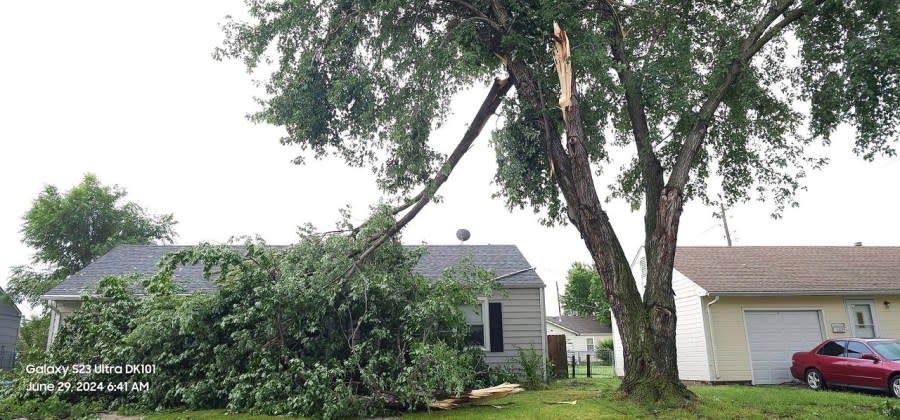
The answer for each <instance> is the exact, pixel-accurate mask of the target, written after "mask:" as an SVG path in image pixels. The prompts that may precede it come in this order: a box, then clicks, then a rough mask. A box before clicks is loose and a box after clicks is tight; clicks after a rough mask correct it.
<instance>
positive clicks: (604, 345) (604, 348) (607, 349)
mask: <svg viewBox="0 0 900 420" xmlns="http://www.w3.org/2000/svg"><path fill="white" fill-rule="evenodd" d="M596 353H597V364H599V365H603V366H611V365H612V358H613V339H612V338H607V339H603V340H600V341H599V342H597V350H596Z"/></svg>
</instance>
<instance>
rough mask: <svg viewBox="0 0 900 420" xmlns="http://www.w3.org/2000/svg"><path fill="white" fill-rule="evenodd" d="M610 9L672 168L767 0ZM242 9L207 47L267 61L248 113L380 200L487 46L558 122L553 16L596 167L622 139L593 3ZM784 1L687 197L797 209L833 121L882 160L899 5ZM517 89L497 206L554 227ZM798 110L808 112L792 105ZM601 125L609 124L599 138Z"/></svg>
mask: <svg viewBox="0 0 900 420" xmlns="http://www.w3.org/2000/svg"><path fill="white" fill-rule="evenodd" d="M613 4H614V6H615V8H616V10H615V16H616V18H617V19H618V20H619V22H620V23H621V26H622V28H624V30H625V31H627V34H625V36H624V38H623V42H624V45H623V47H624V49H625V53H626V54H627V56H628V57H629V66H630V67H631V72H632V73H633V75H634V79H635V82H636V84H637V86H639V87H640V89H641V91H642V96H643V102H644V107H643V108H644V111H645V112H646V116H647V120H648V121H647V125H648V129H649V137H650V141H651V142H652V143H653V146H654V150H656V153H657V155H658V156H659V160H660V161H661V163H662V165H663V170H664V171H668V170H671V168H672V165H673V163H674V161H675V159H676V157H677V156H678V154H679V153H680V152H681V149H682V145H683V144H684V138H685V136H686V133H687V131H688V130H689V129H690V127H691V126H692V125H693V124H694V122H695V119H696V112H697V110H698V109H699V108H700V106H701V104H702V103H703V101H704V99H705V98H707V97H708V96H710V94H711V93H712V92H713V91H715V87H716V86H717V84H719V83H720V82H722V81H723V79H724V77H725V74H726V73H727V70H728V69H729V67H730V66H731V65H732V63H733V62H734V59H735V57H736V56H737V54H738V52H739V50H740V47H741V43H742V41H743V39H744V38H745V37H746V36H747V34H748V33H749V32H750V31H751V29H752V28H753V26H754V25H755V24H756V23H757V22H758V21H759V20H760V17H761V16H762V15H764V14H765V13H766V12H767V11H768V10H769V8H770V7H772V4H773V2H771V1H768V0H753V1H749V2H740V3H735V2H720V1H693V2H688V3H685V2H682V1H675V0H663V1H650V0H639V1H635V2H630V3H629V4H628V6H620V5H617V4H615V3H613ZM248 6H249V7H248V8H249V16H250V18H249V20H248V21H245V22H242V21H236V20H229V21H228V22H227V24H226V25H225V36H226V39H225V42H224V45H223V46H222V47H221V48H219V49H218V50H217V52H216V57H217V58H219V59H225V58H236V59H242V60H243V61H244V63H245V64H246V65H247V66H248V68H249V69H256V68H257V66H258V65H259V64H260V63H261V62H271V63H274V64H275V70H274V72H273V73H272V74H271V75H268V77H267V80H266V81H265V87H266V96H265V97H264V98H262V99H260V101H259V103H260V105H261V106H262V109H261V110H260V111H258V112H257V113H256V114H254V116H253V118H254V119H255V120H256V121H264V122H267V123H270V124H275V125H279V126H283V127H285V128H286V129H287V135H286V137H285V138H283V139H282V142H283V143H286V144H287V143H290V144H299V145H301V146H303V147H304V148H305V149H309V150H311V151H312V152H314V155H315V156H316V157H319V156H323V155H326V154H335V155H339V156H341V157H343V158H344V159H345V160H346V161H347V163H348V164H350V165H354V166H366V165H367V166H372V167H373V168H375V169H376V170H377V172H378V174H379V179H380V180H381V185H382V187H383V188H384V189H385V190H386V191H388V192H398V191H399V192H403V191H408V190H409V189H410V188H411V187H412V186H413V185H415V184H417V183H418V184H421V183H423V182H424V181H425V179H427V174H428V172H429V171H431V172H433V171H434V170H435V169H436V162H437V160H436V158H437V156H438V155H437V153H436V152H435V150H434V148H433V146H432V144H430V142H429V140H430V134H431V131H432V130H433V129H434V128H435V127H437V126H439V125H440V124H441V123H443V122H444V120H445V119H446V117H447V114H448V112H449V108H448V106H447V105H448V103H449V100H450V98H451V97H452V96H453V95H454V94H455V93H457V92H458V91H460V90H461V89H465V88H467V87H469V86H470V85H472V84H473V83H479V82H480V83H485V82H489V81H490V80H491V79H493V77H494V76H495V75H496V74H498V73H502V72H503V71H504V65H503V62H502V61H501V60H499V59H498V58H497V57H498V56H504V57H507V58H508V59H511V60H516V61H517V62H519V63H523V64H524V65H526V66H528V68H529V69H530V71H531V73H533V75H534V77H535V81H536V82H537V83H538V84H539V89H540V92H539V94H540V95H541V98H542V102H545V103H546V106H545V107H546V109H547V110H548V111H549V112H548V113H547V114H546V115H549V116H550V117H549V118H550V121H549V123H550V124H551V125H553V126H554V127H555V130H556V131H562V123H561V115H560V112H558V107H557V105H556V100H555V98H557V97H558V94H559V86H558V85H559V83H558V80H557V75H556V71H555V68H554V66H553V58H552V53H551V48H552V40H551V37H550V34H551V32H552V23H553V22H554V21H557V22H559V24H560V26H561V27H562V28H563V29H565V30H566V31H567V33H568V36H569V39H570V43H571V45H572V46H573V48H572V57H571V62H572V65H573V68H574V69H575V73H576V75H577V81H578V92H577V93H578V96H579V102H580V104H581V114H582V119H583V126H584V129H585V136H584V137H585V138H583V139H580V140H581V141H582V142H584V144H585V147H586V149H587V151H588V154H589V156H590V158H591V159H592V161H593V163H595V164H604V163H607V159H608V156H609V150H610V143H612V144H614V145H617V146H623V145H630V144H631V143H633V142H634V138H633V131H632V130H633V128H632V124H631V123H632V122H631V120H630V117H629V114H628V112H626V101H625V100H624V86H623V84H622V81H621V80H620V78H619V77H618V75H616V70H620V69H621V64H619V63H616V62H615V61H614V60H613V59H612V58H611V57H610V49H609V45H610V36H609V33H610V30H611V25H612V24H611V19H610V18H609V16H608V15H606V14H604V13H603V12H602V8H601V7H598V6H597V4H596V2H592V1H587V0H581V1H572V2H566V3H560V2H547V1H539V0H505V1H493V2H486V1H468V2H455V1H454V2H451V1H434V0H414V1H396V0H393V1H379V2H373V1H353V2H350V1H345V0H326V1H283V0H259V1H249V2H248ZM495 6H496V7H495ZM788 6H790V7H791V8H792V10H798V9H801V8H802V9H803V10H805V13H806V14H805V16H804V17H803V18H801V19H799V20H798V22H796V23H794V24H792V25H787V27H786V28H783V29H782V30H778V31H775V33H774V34H773V35H772V39H771V40H770V41H769V42H767V43H766V45H765V46H764V47H763V48H762V49H761V50H760V51H759V52H758V53H756V54H755V56H754V57H753V59H752V60H750V63H749V65H748V66H746V68H744V70H743V71H742V72H741V73H740V75H739V76H738V77H737V79H735V81H734V82H733V83H732V84H731V85H730V87H729V88H728V89H727V90H726V91H725V94H724V98H723V101H722V104H721V105H720V106H718V108H717V109H716V112H715V113H714V115H713V117H712V120H711V121H710V122H709V129H708V130H707V132H706V134H707V139H706V141H704V143H703V145H702V149H701V150H700V153H699V155H698V156H697V158H696V159H695V160H694V161H693V162H692V176H691V181H690V184H689V185H687V186H686V188H685V191H684V192H685V194H686V197H687V198H692V197H699V198H701V199H703V200H705V201H707V202H709V201H712V200H715V194H712V193H709V192H708V191H707V189H708V188H707V182H708V180H709V179H710V177H712V176H713V175H717V176H718V177H719V178H721V180H722V189H723V190H724V193H725V194H724V196H725V197H727V199H728V200H730V201H742V200H747V199H749V198H751V197H750V195H751V194H753V195H757V196H759V197H766V196H769V197H772V198H774V199H775V202H776V205H777V206H778V207H777V208H778V210H777V211H780V210H781V209H782V208H783V207H784V206H785V205H794V204H795V203H794V201H793V196H794V194H795V193H796V192H797V191H798V190H799V189H800V188H802V183H801V182H802V180H803V178H804V177H805V175H806V172H807V170H808V169H810V168H817V167H819V166H820V165H822V164H824V163H825V160H824V159H822V158H819V157H816V156H811V155H809V153H808V152H807V151H806V149H808V146H809V145H810V144H811V142H813V141H824V142H826V143H827V142H828V141H829V139H830V138H831V136H832V134H833V132H834V130H835V128H836V127H837V126H838V125H839V124H840V123H848V124H851V125H852V126H853V127H854V128H855V129H856V142H855V147H854V150H855V151H856V152H857V153H859V154H861V155H863V156H864V157H865V158H866V159H872V158H873V157H875V156H876V155H893V154H894V153H895V151H894V148H893V145H894V143H895V142H896V140H897V127H898V126H900V125H898V123H900V106H898V105H900V84H898V83H900V79H898V77H897V68H900V39H898V36H900V35H898V33H900V31H898V27H900V10H898V7H897V4H896V2H894V1H890V0H859V1H852V2H846V1H842V0H824V1H822V2H815V1H809V0H801V1H795V2H793V4H788ZM497 9H505V11H506V12H508V14H509V16H510V17H511V19H510V21H509V22H508V23H507V24H506V26H504V27H502V28H500V29H499V30H497V29H496V28H494V27H493V26H492V25H496V24H497V22H498V21H500V18H499V17H498V13H497V11H496V10H497ZM473 10H474V11H473ZM789 40H790V42H789ZM795 56H796V58H799V61H798V60H796V59H794V57H795ZM516 95H521V92H518V93H517V94H516ZM521 99H522V98H521V97H516V98H512V99H511V100H510V101H509V102H508V103H507V105H506V106H505V107H504V109H503V111H502V113H503V117H504V118H503V124H501V125H499V126H498V128H497V129H496V131H495V133H494V141H493V145H494V148H495V150H496V153H497V164H498V166H497V174H496V183H497V185H498V186H499V187H500V191H499V192H498V196H501V197H503V198H505V200H506V202H507V204H508V205H509V206H510V207H525V206H531V207H534V209H535V210H536V211H537V210H541V209H543V210H545V211H546V216H545V217H544V218H543V221H544V223H553V222H556V221H560V220H563V219H564V218H565V216H566V212H565V209H564V207H563V205H562V202H561V199H560V197H559V191H558V188H557V186H556V184H555V181H554V180H553V179H552V176H551V173H552V170H551V168H550V167H549V165H548V163H547V162H548V158H547V155H546V151H545V150H543V149H542V148H541V147H539V144H540V142H539V141H537V138H538V132H537V131H536V130H535V129H534V126H533V124H531V122H532V121H534V120H535V119H536V118H542V116H541V114H540V113H539V112H540V111H543V110H540V109H529V107H528V106H525V105H524V102H525V101H523V100H521ZM800 103H808V104H809V106H810V112H809V113H802V112H799V111H798V110H797V107H796V105H797V104H800ZM807 128H808V130H807ZM806 131H808V133H806ZM604 133H612V135H613V138H612V139H611V140H612V142H610V141H608V139H607V138H606V137H605V135H604ZM630 150H634V149H633V148H630ZM298 161H302V158H298ZM636 163H637V159H634V160H633V161H632V162H631V163H629V164H627V165H624V166H622V167H621V170H620V172H619V178H618V182H617V183H616V185H614V186H612V193H613V196H618V197H624V198H626V199H628V200H629V201H630V202H631V203H632V205H633V206H634V207H635V208H637V207H639V206H640V203H641V200H640V195H641V194H642V193H643V180H642V177H643V174H642V173H641V171H640V169H639V167H638V166H637V165H636Z"/></svg>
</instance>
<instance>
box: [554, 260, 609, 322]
mask: <svg viewBox="0 0 900 420" xmlns="http://www.w3.org/2000/svg"><path fill="white" fill-rule="evenodd" d="M560 299H561V303H562V306H563V308H565V310H566V312H568V313H571V314H572V315H576V316H586V317H590V318H594V319H596V320H597V321H598V322H600V323H601V324H603V325H611V324H610V316H609V302H607V301H606V291H605V290H603V283H602V282H601V281H600V275H599V274H597V270H594V269H593V268H592V267H590V266H588V265H585V264H582V263H578V262H576V263H574V264H572V268H570V269H569V272H568V273H566V291H565V294H564V295H562V297H561V298H560ZM560 315H562V314H560Z"/></svg>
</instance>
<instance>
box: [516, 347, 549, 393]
mask: <svg viewBox="0 0 900 420" xmlns="http://www.w3.org/2000/svg"><path fill="white" fill-rule="evenodd" d="M518 352H519V360H518V361H519V366H520V367H521V368H522V375H523V379H524V381H523V382H524V383H523V384H522V385H523V386H525V388H527V389H543V388H544V385H545V384H544V373H545V369H546V366H545V364H544V361H543V357H541V354H540V353H538V352H537V351H535V350H534V346H531V348H530V349H529V350H523V349H522V348H521V347H520V348H519V349H518Z"/></svg>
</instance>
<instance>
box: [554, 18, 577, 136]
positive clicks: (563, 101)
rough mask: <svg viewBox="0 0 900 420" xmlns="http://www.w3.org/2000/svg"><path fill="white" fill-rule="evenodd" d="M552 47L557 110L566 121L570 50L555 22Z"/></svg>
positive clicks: (570, 66)
mask: <svg viewBox="0 0 900 420" xmlns="http://www.w3.org/2000/svg"><path fill="white" fill-rule="evenodd" d="M553 47H554V50H555V52H556V54H554V55H553V61H554V62H556V73H557V74H558V75H559V108H560V109H561V110H562V115H563V121H568V120H569V116H568V115H567V112H566V111H567V110H568V109H569V107H570V106H572V63H570V62H569V57H571V55H572V50H571V49H570V48H569V36H568V35H566V31H564V30H562V29H560V28H559V25H558V24H557V23H556V22H553Z"/></svg>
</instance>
